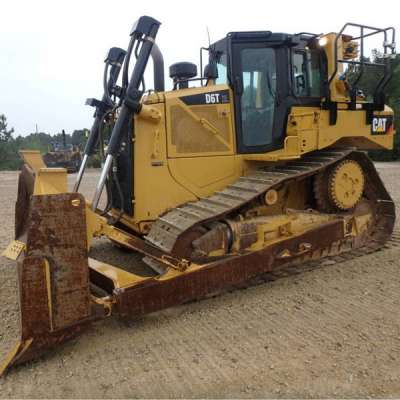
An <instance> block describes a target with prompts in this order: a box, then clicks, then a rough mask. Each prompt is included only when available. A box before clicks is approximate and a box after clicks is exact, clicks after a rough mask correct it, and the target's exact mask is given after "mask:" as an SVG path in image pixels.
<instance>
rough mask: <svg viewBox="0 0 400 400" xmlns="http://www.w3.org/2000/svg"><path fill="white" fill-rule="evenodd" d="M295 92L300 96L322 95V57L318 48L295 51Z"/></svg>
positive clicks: (293, 59) (293, 79)
mask: <svg viewBox="0 0 400 400" xmlns="http://www.w3.org/2000/svg"><path fill="white" fill-rule="evenodd" d="M292 82H293V92H294V94H295V95H296V96H298V97H321V96H322V94H321V93H322V86H321V58H320V54H319V52H318V51H316V50H309V49H306V50H303V51H295V52H294V53H293V56H292Z"/></svg>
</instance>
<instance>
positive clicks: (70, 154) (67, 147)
mask: <svg viewBox="0 0 400 400" xmlns="http://www.w3.org/2000/svg"><path fill="white" fill-rule="evenodd" d="M43 161H44V163H45V164H46V167H49V168H66V170H67V171H68V172H78V171H79V167H80V165H81V161H82V157H81V152H80V150H79V148H78V147H77V146H74V145H72V144H67V142H66V135H65V131H64V129H63V130H62V143H58V142H54V143H52V144H51V150H50V151H49V152H47V153H46V154H44V156H43Z"/></svg>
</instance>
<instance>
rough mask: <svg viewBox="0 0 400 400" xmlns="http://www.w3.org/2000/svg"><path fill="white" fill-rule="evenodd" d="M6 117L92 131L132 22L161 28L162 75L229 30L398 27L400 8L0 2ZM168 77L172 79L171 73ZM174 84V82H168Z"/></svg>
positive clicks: (391, 4) (23, 130)
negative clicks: (96, 101)
mask: <svg viewBox="0 0 400 400" xmlns="http://www.w3.org/2000/svg"><path fill="white" fill-rule="evenodd" d="M0 5H1V9H0V10H1V11H0V12H1V22H0V113H4V114H6V116H7V118H8V121H9V126H10V127H14V128H15V133H16V134H21V135H26V134H28V133H31V132H34V131H35V124H38V127H39V131H45V132H49V133H52V134H53V133H56V132H59V131H61V129H65V130H66V131H67V132H68V133H71V132H72V131H73V130H74V129H80V128H84V127H88V128H89V127H90V126H91V120H92V114H93V109H91V108H89V107H88V106H85V105H84V102H85V99H86V98H87V97H100V96H101V94H102V83H101V79H102V73H103V59H104V55H105V53H106V51H107V49H108V48H110V47H111V46H119V47H122V48H126V46H127V43H128V40H129V36H128V35H129V32H130V29H131V26H132V24H133V22H134V21H135V20H136V19H137V18H138V17H139V16H140V15H150V16H152V17H154V18H156V19H158V20H159V21H161V22H162V25H161V28H160V31H159V34H158V37H157V41H158V45H159V47H160V48H161V50H162V52H163V54H164V59H165V66H166V68H168V66H169V65H170V64H172V63H174V62H177V61H191V62H194V63H196V64H198V63H199V47H200V46H202V45H207V41H208V39H207V28H206V27H207V26H208V29H209V31H210V35H211V41H216V40H218V39H220V38H222V37H223V36H225V34H226V33H227V32H229V31H239V30H272V31H276V32H287V33H296V32H299V31H308V32H315V33H321V32H331V31H338V30H339V29H340V28H341V27H342V25H343V24H344V23H345V22H349V21H350V22H359V23H363V24H369V25H372V26H379V27H383V26H390V25H391V26H395V27H396V28H397V29H398V28H399V27H400V17H399V16H400V2H399V1H398V0H397V1H395V0H387V1H381V2H379V1H376V0H375V1H373V2H372V1H369V0H368V1H356V0H353V1H349V0H347V1H342V0H339V1H335V2H327V1H314V0H313V1H306V0H303V1H289V0H280V1H276V0H274V1H266V0H264V1H257V0H246V1H234V0H228V1H227V0H212V1H209V0H199V1H189V0H186V1H178V0H165V1H161V0H152V1H138V0H136V1H133V0H108V1H103V0H68V1H67V0H24V1H23V0H1V2H0ZM166 77H168V72H167V71H166ZM168 79H169V78H168Z"/></svg>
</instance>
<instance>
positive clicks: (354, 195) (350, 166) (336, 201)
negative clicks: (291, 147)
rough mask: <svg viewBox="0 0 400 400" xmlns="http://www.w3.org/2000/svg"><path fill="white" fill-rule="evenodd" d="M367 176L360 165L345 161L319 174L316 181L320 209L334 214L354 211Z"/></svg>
mask: <svg viewBox="0 0 400 400" xmlns="http://www.w3.org/2000/svg"><path fill="white" fill-rule="evenodd" d="M364 185H365V176H364V172H363V170H362V167H361V166H360V164H359V163H358V162H357V161H355V160H352V159H345V160H342V161H340V162H339V163H337V164H335V165H333V166H331V167H329V168H327V169H326V170H325V171H323V172H321V173H319V174H318V175H317V176H316V177H315V179H314V195H315V199H316V202H317V206H318V209H320V210H323V211H326V212H333V211H346V210H351V209H353V208H354V207H355V206H356V205H357V203H358V202H359V201H360V199H361V197H362V195H363V192H364Z"/></svg>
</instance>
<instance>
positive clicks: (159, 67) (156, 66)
mask: <svg viewBox="0 0 400 400" xmlns="http://www.w3.org/2000/svg"><path fill="white" fill-rule="evenodd" d="M151 58H152V59H153V72H154V90H155V91H156V92H163V91H164V90H165V79H164V58H163V55H162V53H161V51H160V48H159V47H158V46H157V44H156V43H153V48H152V49H151Z"/></svg>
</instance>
